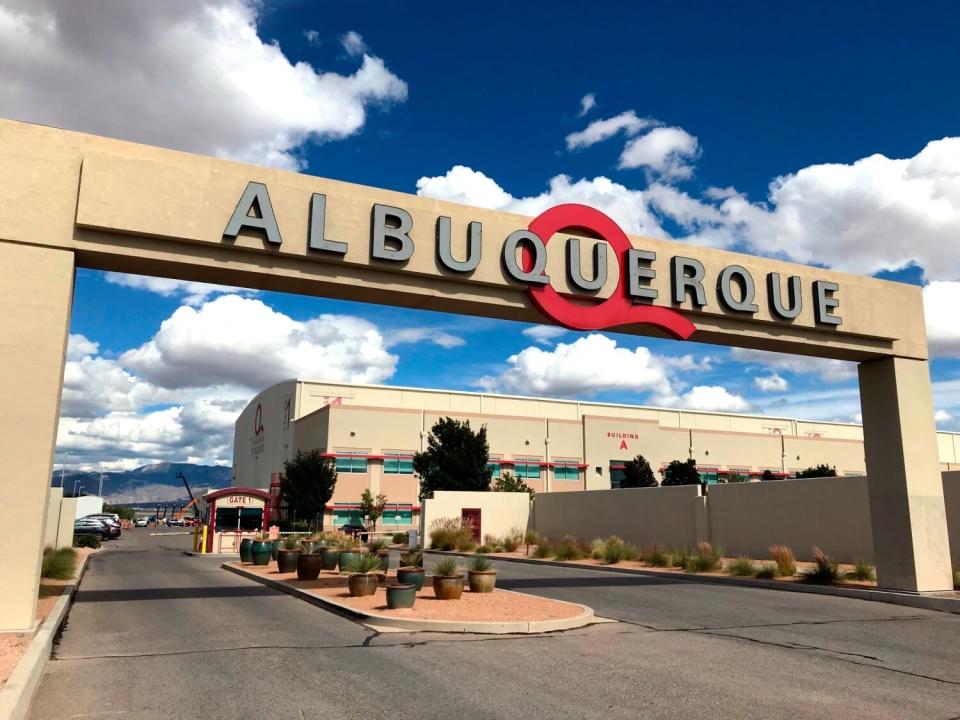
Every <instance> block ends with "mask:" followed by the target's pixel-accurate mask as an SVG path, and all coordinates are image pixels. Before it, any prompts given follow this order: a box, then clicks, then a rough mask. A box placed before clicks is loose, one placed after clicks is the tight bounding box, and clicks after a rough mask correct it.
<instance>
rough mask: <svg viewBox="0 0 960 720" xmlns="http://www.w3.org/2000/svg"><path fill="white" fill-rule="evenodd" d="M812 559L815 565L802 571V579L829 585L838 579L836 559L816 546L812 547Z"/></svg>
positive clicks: (838, 572) (838, 571)
mask: <svg viewBox="0 0 960 720" xmlns="http://www.w3.org/2000/svg"><path fill="white" fill-rule="evenodd" d="M813 561H814V562H815V563H816V565H815V566H814V567H812V568H810V569H809V570H804V571H803V579H804V580H805V581H806V582H810V583H819V584H822V585H829V584H831V583H835V582H837V581H838V580H840V570H839V569H838V566H837V563H836V561H834V559H833V558H831V557H830V556H829V555H827V554H826V553H825V552H824V551H823V550H821V549H820V548H818V547H815V548H814V549H813Z"/></svg>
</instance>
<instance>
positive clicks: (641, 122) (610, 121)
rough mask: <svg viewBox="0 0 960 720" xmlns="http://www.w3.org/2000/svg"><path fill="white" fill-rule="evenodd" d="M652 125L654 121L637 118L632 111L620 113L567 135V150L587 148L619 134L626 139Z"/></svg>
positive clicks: (595, 121)
mask: <svg viewBox="0 0 960 720" xmlns="http://www.w3.org/2000/svg"><path fill="white" fill-rule="evenodd" d="M654 123H655V121H654V120H650V119H649V118H641V117H637V114H636V113H635V112H634V111H633V110H628V111H627V112H622V113H620V114H619V115H615V116H613V117H611V118H606V119H604V120H594V121H593V122H592V123H590V124H589V125H587V127H586V128H584V129H583V130H579V131H577V132H574V133H570V134H569V135H567V150H579V149H582V148H588V147H590V146H591V145H596V144H597V143H598V142H603V141H604V140H607V139H609V138H612V137H613V136H614V135H616V134H617V133H619V132H623V133H625V134H626V135H627V137H632V136H634V135H636V134H637V133H638V132H640V131H641V130H643V129H644V128H648V127H650V126H651V125H653V124H654Z"/></svg>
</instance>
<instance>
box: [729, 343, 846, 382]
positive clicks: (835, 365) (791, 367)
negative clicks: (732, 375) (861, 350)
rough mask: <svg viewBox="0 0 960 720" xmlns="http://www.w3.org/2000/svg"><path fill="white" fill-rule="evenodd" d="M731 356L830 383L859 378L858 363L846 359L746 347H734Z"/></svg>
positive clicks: (773, 369)
mask: <svg viewBox="0 0 960 720" xmlns="http://www.w3.org/2000/svg"><path fill="white" fill-rule="evenodd" d="M730 357H731V358H732V359H733V360H736V361H738V362H743V363H749V364H751V365H761V366H763V367H766V368H768V369H769V370H772V371H780V372H792V373H797V374H799V375H813V376H816V377H818V378H820V379H821V380H823V381H825V382H829V383H839V382H846V381H848V380H855V379H856V378H857V364H856V363H853V362H847V361H846V360H825V359H823V358H816V357H805V356H803V355H784V354H782V353H773V352H767V351H765V350H747V349H745V348H732V349H731V350H730Z"/></svg>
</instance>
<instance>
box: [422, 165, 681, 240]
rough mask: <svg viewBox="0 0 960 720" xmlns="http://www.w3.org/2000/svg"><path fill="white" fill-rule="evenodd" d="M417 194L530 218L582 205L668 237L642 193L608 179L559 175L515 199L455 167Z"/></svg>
mask: <svg viewBox="0 0 960 720" xmlns="http://www.w3.org/2000/svg"><path fill="white" fill-rule="evenodd" d="M417 195H422V196H425V197H431V198H435V199H437V200H449V201H451V202H457V203H463V204H466V205H476V206H478V207H485V208H490V209H492V210H504V211H507V212H514V213H519V214H521V215H529V216H533V215H539V214H540V213H541V212H543V211H544V210H546V209H547V208H549V207H552V206H554V205H558V204H560V203H582V204H583V205H589V206H591V207H595V208H597V209H598V210H602V211H603V212H605V213H606V214H607V215H609V216H610V217H612V218H613V219H614V220H616V221H617V223H619V224H620V226H621V227H622V228H623V229H624V230H625V231H626V232H628V233H634V234H637V235H651V236H654V237H664V236H666V235H667V233H666V231H665V230H664V229H663V228H662V227H661V226H660V223H659V222H658V220H657V218H656V217H655V216H654V214H653V213H652V212H651V211H650V209H649V208H648V207H647V202H646V199H645V196H644V191H643V190H628V189H627V188H626V187H624V186H623V185H620V184H619V183H615V182H613V181H612V180H610V179H609V178H606V177H597V178H594V179H593V180H586V179H582V180H577V181H572V180H571V179H570V177H568V176H567V175H557V176H555V177H554V178H552V179H551V180H550V187H549V189H548V190H547V191H546V192H543V193H541V194H540V195H535V196H531V197H524V198H516V197H514V196H512V195H511V194H510V193H508V192H506V191H505V190H504V189H503V188H501V187H500V186H499V185H498V184H497V183H496V182H495V181H494V180H492V179H491V178H489V177H487V176H486V175H484V174H483V173H482V172H480V171H478V170H473V169H472V168H469V167H465V166H464V165H455V166H454V167H452V168H451V169H450V170H449V171H447V173H446V174H445V175H438V176H435V177H422V178H420V179H419V180H417Z"/></svg>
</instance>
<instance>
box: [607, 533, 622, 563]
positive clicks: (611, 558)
mask: <svg viewBox="0 0 960 720" xmlns="http://www.w3.org/2000/svg"><path fill="white" fill-rule="evenodd" d="M623 550H624V547H623V540H621V539H620V538H618V537H617V536H616V535H613V536H611V537H609V538H607V542H606V543H605V544H604V546H603V561H604V562H605V563H606V564H607V565H616V564H617V563H618V562H620V561H621V560H623Z"/></svg>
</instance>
